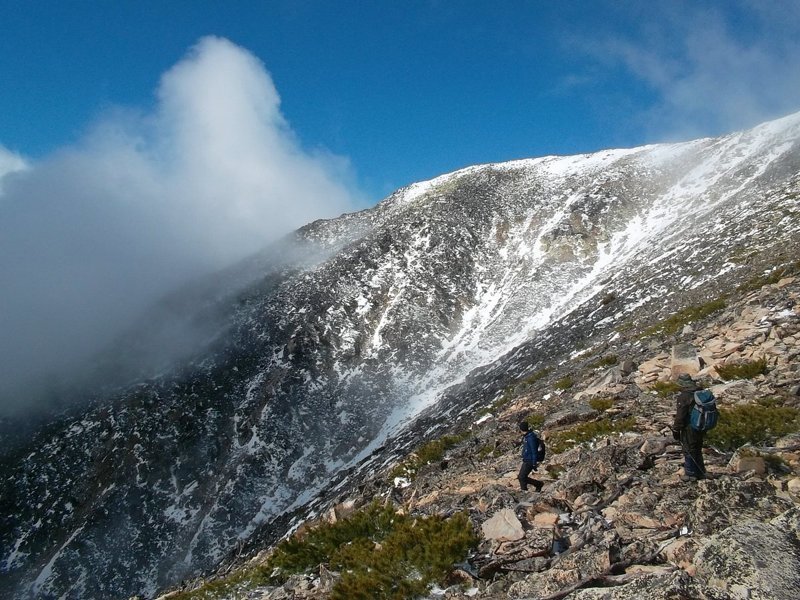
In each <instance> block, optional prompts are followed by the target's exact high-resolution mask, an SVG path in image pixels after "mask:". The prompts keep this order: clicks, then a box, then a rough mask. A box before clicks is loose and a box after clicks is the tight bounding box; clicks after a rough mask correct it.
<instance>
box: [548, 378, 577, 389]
mask: <svg viewBox="0 0 800 600" xmlns="http://www.w3.org/2000/svg"><path fill="white" fill-rule="evenodd" d="M573 385H575V381H573V379H572V377H570V376H569V375H567V376H566V377H562V378H561V379H559V380H558V381H556V382H555V383H554V384H553V387H554V388H556V389H557V390H568V389H569V388H571V387H572V386H573Z"/></svg>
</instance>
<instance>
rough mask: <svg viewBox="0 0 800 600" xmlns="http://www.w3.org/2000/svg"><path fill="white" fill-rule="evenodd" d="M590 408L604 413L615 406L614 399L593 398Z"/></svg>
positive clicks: (590, 401)
mask: <svg viewBox="0 0 800 600" xmlns="http://www.w3.org/2000/svg"><path fill="white" fill-rule="evenodd" d="M589 406H591V407H592V408H593V409H595V410H599V411H600V412H603V411H605V410H608V409H609V408H611V407H612V406H614V399H613V398H592V399H591V400H589Z"/></svg>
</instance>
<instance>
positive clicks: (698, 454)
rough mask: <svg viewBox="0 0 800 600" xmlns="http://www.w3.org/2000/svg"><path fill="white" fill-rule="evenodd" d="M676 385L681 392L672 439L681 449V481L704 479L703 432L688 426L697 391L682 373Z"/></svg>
mask: <svg viewBox="0 0 800 600" xmlns="http://www.w3.org/2000/svg"><path fill="white" fill-rule="evenodd" d="M676 383H677V384H678V386H679V387H680V389H681V391H680V393H679V394H678V399H677V401H676V410H675V421H674V423H673V425H672V437H674V438H675V439H676V440H678V441H679V442H680V443H681V448H682V449H683V473H684V474H683V476H682V477H681V479H682V480H683V481H695V480H697V479H704V478H705V476H706V465H705V463H704V462H703V438H705V435H706V434H705V431H697V430H695V429H694V428H693V427H692V426H691V425H690V424H689V415H690V413H691V411H692V406H693V405H694V392H695V391H697V390H699V389H700V387H698V385H697V383H695V381H694V379H692V377H691V375H688V374H686V373H683V374H681V375H679V376H678V379H677V380H676Z"/></svg>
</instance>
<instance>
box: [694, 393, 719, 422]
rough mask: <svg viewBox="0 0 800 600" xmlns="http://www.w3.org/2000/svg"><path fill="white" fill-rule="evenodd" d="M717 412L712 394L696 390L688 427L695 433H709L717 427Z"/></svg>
mask: <svg viewBox="0 0 800 600" xmlns="http://www.w3.org/2000/svg"><path fill="white" fill-rule="evenodd" d="M718 420H719V411H718V410H717V402H716V400H715V399H714V394H712V393H711V392H710V391H709V390H698V391H696V392H695V393H694V406H692V412H691V413H690V414H689V425H691V426H692V429H694V430H695V431H710V430H711V429H714V427H716V426H717V421H718Z"/></svg>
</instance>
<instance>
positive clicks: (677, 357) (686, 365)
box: [670, 344, 700, 379]
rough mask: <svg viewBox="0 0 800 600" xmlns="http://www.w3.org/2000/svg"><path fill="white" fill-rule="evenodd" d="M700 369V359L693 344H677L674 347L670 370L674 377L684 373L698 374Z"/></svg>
mask: <svg viewBox="0 0 800 600" xmlns="http://www.w3.org/2000/svg"><path fill="white" fill-rule="evenodd" d="M699 370H700V360H699V359H698V357H697V350H695V348H694V346H692V345H691V344H675V345H674V346H673V347H672V357H671V360H670V372H671V376H672V378H673V379H675V378H677V377H678V375H682V374H684V373H686V374H689V375H691V376H695V375H697V372H698V371H699Z"/></svg>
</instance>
